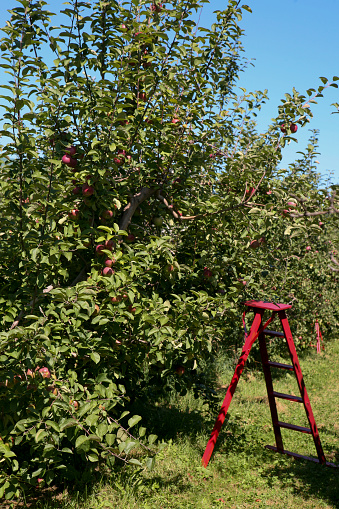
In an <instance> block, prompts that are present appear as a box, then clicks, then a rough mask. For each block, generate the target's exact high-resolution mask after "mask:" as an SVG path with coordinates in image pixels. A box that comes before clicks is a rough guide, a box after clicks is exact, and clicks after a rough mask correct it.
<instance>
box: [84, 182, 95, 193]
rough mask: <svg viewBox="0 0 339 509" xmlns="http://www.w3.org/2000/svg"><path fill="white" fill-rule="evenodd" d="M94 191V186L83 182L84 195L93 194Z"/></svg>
mask: <svg viewBox="0 0 339 509" xmlns="http://www.w3.org/2000/svg"><path fill="white" fill-rule="evenodd" d="M93 193H94V187H92V186H89V185H88V184H83V186H82V194H83V195H84V196H92V194H93Z"/></svg>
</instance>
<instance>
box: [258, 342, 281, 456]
mask: <svg viewBox="0 0 339 509" xmlns="http://www.w3.org/2000/svg"><path fill="white" fill-rule="evenodd" d="M259 346H260V355H261V362H262V367H263V371H264V376H265V382H266V389H267V396H268V402H269V405H270V410H271V417H272V424H273V430H274V436H275V443H276V446H277V450H278V451H279V452H283V450H284V445H283V439H282V436H281V430H280V426H279V424H278V421H279V418H278V411H277V405H276V402H275V397H274V395H273V382H272V375H271V369H270V367H269V365H268V353H267V346H266V339H265V335H264V334H259Z"/></svg>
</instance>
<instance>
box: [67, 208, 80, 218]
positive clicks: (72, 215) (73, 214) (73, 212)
mask: <svg viewBox="0 0 339 509" xmlns="http://www.w3.org/2000/svg"><path fill="white" fill-rule="evenodd" d="M79 215H80V210H78V209H73V210H71V211H70V212H68V217H69V218H70V219H75V218H77V217H79Z"/></svg>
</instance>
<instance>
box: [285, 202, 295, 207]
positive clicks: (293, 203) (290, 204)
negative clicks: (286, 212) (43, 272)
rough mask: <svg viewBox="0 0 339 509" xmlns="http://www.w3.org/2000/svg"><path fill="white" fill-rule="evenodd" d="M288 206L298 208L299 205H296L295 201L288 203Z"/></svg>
mask: <svg viewBox="0 0 339 509" xmlns="http://www.w3.org/2000/svg"><path fill="white" fill-rule="evenodd" d="M287 205H288V206H289V207H296V206H297V204H296V203H295V202H294V201H288V202H287Z"/></svg>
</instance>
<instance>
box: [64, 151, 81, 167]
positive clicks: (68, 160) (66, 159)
mask: <svg viewBox="0 0 339 509" xmlns="http://www.w3.org/2000/svg"><path fill="white" fill-rule="evenodd" d="M61 160H62V162H63V163H65V164H67V166H69V167H70V168H75V167H76V165H77V164H78V161H77V160H76V159H74V157H71V156H69V155H68V154H65V155H63V156H62V159H61Z"/></svg>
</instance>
